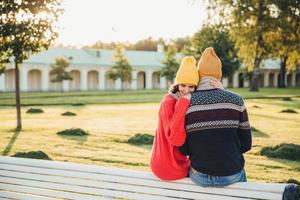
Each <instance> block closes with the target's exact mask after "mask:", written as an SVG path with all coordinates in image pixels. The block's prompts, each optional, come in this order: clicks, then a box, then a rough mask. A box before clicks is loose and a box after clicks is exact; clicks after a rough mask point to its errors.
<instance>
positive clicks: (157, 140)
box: [150, 56, 220, 180]
mask: <svg viewBox="0 0 300 200" xmlns="http://www.w3.org/2000/svg"><path fill="white" fill-rule="evenodd" d="M198 82H199V74H198V71H197V69H196V60H195V58H194V57H192V56H186V57H184V58H183V59H182V62H181V65H180V67H179V69H178V71H177V74H176V79H175V85H174V86H172V87H171V89H170V91H169V92H168V94H166V95H165V97H164V98H163V99H162V101H161V104H160V109H159V113H158V127H157V130H156V135H155V137H154V142H153V147H152V156H151V161H150V167H151V170H152V172H153V173H154V174H155V175H156V176H157V177H158V178H160V179H162V180H176V179H181V178H184V177H186V176H187V175H188V173H189V167H190V161H189V159H188V158H187V157H186V156H185V155H183V154H182V153H181V152H180V151H179V147H180V146H182V145H183V144H184V142H185V138H186V132H185V112H186V110H187V109H188V107H189V104H190V97H191V93H192V92H194V91H195V89H196V87H197V85H198ZM211 84H212V85H213V86H214V87H219V85H220V83H219V82H218V81H217V80H216V81H215V82H212V83H211Z"/></svg>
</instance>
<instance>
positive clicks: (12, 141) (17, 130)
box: [2, 129, 21, 156]
mask: <svg viewBox="0 0 300 200" xmlns="http://www.w3.org/2000/svg"><path fill="white" fill-rule="evenodd" d="M9 132H13V133H14V134H13V136H12V137H11V138H10V140H9V142H8V144H7V145H6V147H5V148H4V150H3V152H2V156H7V155H8V154H9V152H10V150H11V149H12V147H13V145H14V143H15V142H16V140H17V137H18V136H19V134H20V132H21V130H19V129H12V130H10V131H9Z"/></svg>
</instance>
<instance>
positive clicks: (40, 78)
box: [0, 48, 300, 92]
mask: <svg viewBox="0 0 300 200" xmlns="http://www.w3.org/2000/svg"><path fill="white" fill-rule="evenodd" d="M158 49H159V50H158V51H157V52H151V51H125V56H126V57H127V59H128V61H129V63H130V64H131V66H132V68H133V71H132V81H131V82H130V83H129V82H127V83H125V84H124V89H131V90H137V89H166V88H167V81H166V79H165V78H164V77H161V76H160V75H159V71H160V69H161V68H162V67H163V66H164V65H163V64H162V63H161V62H162V60H163V57H164V54H163V52H162V49H161V48H158ZM61 56H63V57H66V58H68V59H69V60H70V62H71V64H70V66H69V67H68V71H70V73H71V76H72V78H73V80H71V81H63V82H62V83H52V82H51V81H50V69H51V67H50V65H51V64H53V63H54V62H55V59H56V58H57V57H61ZM113 65H114V62H113V50H91V49H90V50H84V49H69V48H51V49H49V50H47V51H43V52H41V53H38V54H35V55H32V56H31V57H30V58H29V59H28V60H26V61H24V63H23V64H22V65H21V68H20V88H21V91H60V90H64V91H86V90H119V89H121V81H120V80H116V81H113V80H111V79H109V78H108V77H107V76H106V74H107V72H108V70H110V69H111V67H112V66H113ZM260 73H261V74H260V76H259V85H260V87H277V85H278V76H279V61H278V60H266V61H264V62H263V63H262V67H261V70H260ZM286 76H287V77H286V84H287V86H288V87H295V86H300V71H296V72H293V73H291V74H287V75H286ZM222 81H223V84H224V86H225V87H248V86H249V81H247V80H244V79H243V69H239V70H238V71H236V72H235V73H234V75H233V76H232V77H230V78H229V79H228V78H224V79H223V80H222ZM14 89H15V72H14V65H13V64H8V65H6V72H5V73H4V74H2V75H0V92H5V91H14Z"/></svg>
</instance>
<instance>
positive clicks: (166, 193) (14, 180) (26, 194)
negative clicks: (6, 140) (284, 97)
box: [0, 156, 286, 200]
mask: <svg viewBox="0 0 300 200" xmlns="http://www.w3.org/2000/svg"><path fill="white" fill-rule="evenodd" d="M285 185H286V184H270V183H250V182H248V183H236V184H233V185H230V186H228V187H224V188H203V187H200V186H197V185H195V184H194V183H192V182H191V180H189V179H188V178H186V179H183V180H180V181H172V182H165V181H160V180H158V179H157V178H155V177H154V176H153V175H152V174H151V173H150V172H142V171H137V170H129V169H119V168H113V167H102V166H97V165H85V164H75V163H68V162H58V161H46V160H35V159H24V158H14V157H5V156H3V157H0V199H28V200H36V199H42V200H44V199H46V200H48V199H49V200H50V199H51V200H53V199H80V200H89V199H114V198H116V199H139V200H142V199H155V200H165V199H166V200H169V199H170V200H171V199H213V200H219V199H233V200H237V199H274V200H275V199H278V200H281V199H282V193H283V190H284V187H285Z"/></svg>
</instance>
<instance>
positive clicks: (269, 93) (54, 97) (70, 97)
mask: <svg viewBox="0 0 300 200" xmlns="http://www.w3.org/2000/svg"><path fill="white" fill-rule="evenodd" d="M232 91H234V92H236V93H238V94H240V95H241V96H243V97H244V98H245V99H251V98H262V99H263V98H272V99H274V98H277V99H280V98H281V97H300V88H288V89H278V88H261V89H260V92H249V90H248V88H234V89H232ZM165 92H166V91H162V90H137V91H123V92H120V91H86V92H65V93H61V92H27V93H21V104H22V105H26V106H35V105H39V106H40V105H74V104H75V105H77V104H85V105H86V104H118V103H122V104H123V103H157V102H159V101H160V99H161V97H162V96H163V95H164V94H165ZM14 98H15V94H14V93H12V92H9V93H0V106H14V105H15V100H14Z"/></svg>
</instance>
